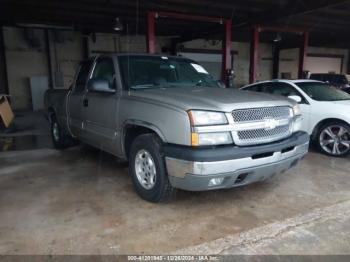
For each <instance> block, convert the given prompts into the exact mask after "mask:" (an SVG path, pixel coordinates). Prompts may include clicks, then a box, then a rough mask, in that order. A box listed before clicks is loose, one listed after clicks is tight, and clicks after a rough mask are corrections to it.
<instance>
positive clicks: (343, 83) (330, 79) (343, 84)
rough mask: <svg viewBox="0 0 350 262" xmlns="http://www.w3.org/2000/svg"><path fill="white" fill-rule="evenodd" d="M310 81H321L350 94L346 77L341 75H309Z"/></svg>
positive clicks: (349, 85) (349, 86)
mask: <svg viewBox="0 0 350 262" xmlns="http://www.w3.org/2000/svg"><path fill="white" fill-rule="evenodd" d="M310 79H313V80H318V81H322V82H325V83H328V84H330V85H332V86H335V87H337V88H339V89H342V90H343V91H345V92H347V93H349V92H350V84H349V80H348V78H347V76H346V75H343V74H330V73H328V74H327V73H322V74H320V73H319V74H311V75H310Z"/></svg>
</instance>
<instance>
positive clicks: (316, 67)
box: [305, 56, 342, 74]
mask: <svg viewBox="0 0 350 262" xmlns="http://www.w3.org/2000/svg"><path fill="white" fill-rule="evenodd" d="M341 68H342V58H341V57H316V56H315V57H313V56H308V57H307V59H306V61H305V70H308V71H310V72H311V73H338V74H340V73H341Z"/></svg>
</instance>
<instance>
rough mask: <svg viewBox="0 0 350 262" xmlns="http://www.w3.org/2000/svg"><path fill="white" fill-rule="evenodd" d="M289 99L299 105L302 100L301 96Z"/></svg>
mask: <svg viewBox="0 0 350 262" xmlns="http://www.w3.org/2000/svg"><path fill="white" fill-rule="evenodd" d="M288 98H290V99H292V100H294V101H295V102H297V103H300V102H301V100H302V99H301V97H300V96H288Z"/></svg>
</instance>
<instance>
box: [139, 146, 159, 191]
mask: <svg viewBox="0 0 350 262" xmlns="http://www.w3.org/2000/svg"><path fill="white" fill-rule="evenodd" d="M135 173H136V177H137V180H138V182H139V183H140V185H141V186H142V187H143V188H145V189H147V190H150V189H152V188H153V187H154V185H155V184H156V174H157V171H156V165H155V163H154V160H153V158H152V156H151V154H150V153H149V152H148V151H147V150H144V149H142V150H139V151H138V152H137V154H136V157H135Z"/></svg>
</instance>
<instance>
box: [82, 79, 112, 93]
mask: <svg viewBox="0 0 350 262" xmlns="http://www.w3.org/2000/svg"><path fill="white" fill-rule="evenodd" d="M87 88H88V90H89V91H93V92H94V91H95V92H104V93H111V94H112V93H115V89H112V88H110V86H109V82H108V80H106V79H101V78H92V79H90V80H89V81H88V86H87Z"/></svg>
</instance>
